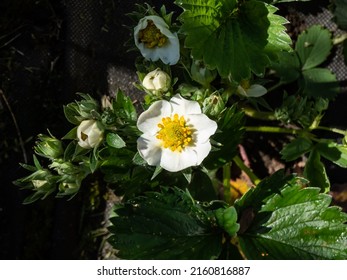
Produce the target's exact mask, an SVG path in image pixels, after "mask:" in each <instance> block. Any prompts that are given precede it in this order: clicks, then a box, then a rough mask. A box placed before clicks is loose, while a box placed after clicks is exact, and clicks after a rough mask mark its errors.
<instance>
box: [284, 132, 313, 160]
mask: <svg viewBox="0 0 347 280" xmlns="http://www.w3.org/2000/svg"><path fill="white" fill-rule="evenodd" d="M311 147H312V142H311V140H309V139H307V138H302V137H298V138H295V139H294V140H293V141H292V142H290V143H289V144H287V145H286V146H285V147H284V148H283V149H282V151H281V155H282V159H284V160H286V161H292V160H296V159H297V158H299V157H300V156H302V155H303V154H305V153H307V152H308V151H310V149H311Z"/></svg>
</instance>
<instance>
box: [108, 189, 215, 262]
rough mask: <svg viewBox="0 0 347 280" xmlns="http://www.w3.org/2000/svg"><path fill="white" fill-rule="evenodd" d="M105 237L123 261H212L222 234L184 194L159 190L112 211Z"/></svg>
mask: <svg viewBox="0 0 347 280" xmlns="http://www.w3.org/2000/svg"><path fill="white" fill-rule="evenodd" d="M115 214H116V216H115V217H114V218H112V219H111V222H112V224H113V226H112V227H110V232H111V233H112V234H113V235H112V236H111V237H110V238H109V242H110V243H111V244H112V246H113V247H114V248H115V249H117V250H119V252H118V254H117V255H118V256H119V257H120V258H125V259H215V258H217V257H218V256H219V254H220V252H221V249H222V234H221V231H220V229H218V227H217V225H216V223H215V220H214V219H213V216H211V215H209V214H208V212H206V211H205V210H204V209H203V207H202V206H201V205H200V204H198V203H196V202H195V201H194V200H193V199H192V198H191V196H190V194H189V193H188V192H184V191H182V190H179V189H176V188H173V189H166V188H163V189H162V191H161V192H152V193H147V194H146V196H143V197H138V198H134V199H132V200H130V201H127V202H125V203H124V205H123V207H121V208H118V209H116V210H115Z"/></svg>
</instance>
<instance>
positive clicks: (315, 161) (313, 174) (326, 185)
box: [304, 149, 330, 192]
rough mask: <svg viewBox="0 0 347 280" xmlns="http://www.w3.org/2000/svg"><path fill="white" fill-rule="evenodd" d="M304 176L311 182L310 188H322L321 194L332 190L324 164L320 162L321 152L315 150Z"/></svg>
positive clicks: (309, 159)
mask: <svg viewBox="0 0 347 280" xmlns="http://www.w3.org/2000/svg"><path fill="white" fill-rule="evenodd" d="M304 176H305V178H307V179H308V180H309V181H310V186H311V187H315V188H320V190H321V192H328V191H329V190H330V182H329V178H328V176H327V173H326V171H325V167H324V165H323V163H322V162H321V161H320V155H319V152H318V151H317V150H316V149H313V150H312V151H311V153H310V156H309V158H308V160H307V162H306V165H305V169H304Z"/></svg>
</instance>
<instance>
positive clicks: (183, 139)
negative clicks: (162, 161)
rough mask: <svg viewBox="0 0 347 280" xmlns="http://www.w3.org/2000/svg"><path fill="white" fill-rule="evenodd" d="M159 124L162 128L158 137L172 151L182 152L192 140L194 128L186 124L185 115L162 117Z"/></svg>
mask: <svg viewBox="0 0 347 280" xmlns="http://www.w3.org/2000/svg"><path fill="white" fill-rule="evenodd" d="M161 121H162V122H161V123H159V124H158V127H159V128H160V130H159V132H158V133H157V138H158V139H160V140H162V142H163V147H164V148H168V149H170V150H171V151H173V152H174V151H178V152H182V150H183V149H184V148H185V147H186V146H188V145H189V144H190V143H191V142H192V132H193V131H192V129H191V128H189V127H187V126H186V120H185V119H184V117H183V116H181V117H179V116H178V114H175V115H174V116H173V117H166V118H162V120H161Z"/></svg>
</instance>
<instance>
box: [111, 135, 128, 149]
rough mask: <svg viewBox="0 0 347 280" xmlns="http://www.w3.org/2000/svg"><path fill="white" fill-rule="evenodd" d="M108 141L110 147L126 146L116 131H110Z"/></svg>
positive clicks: (119, 147)
mask: <svg viewBox="0 0 347 280" xmlns="http://www.w3.org/2000/svg"><path fill="white" fill-rule="evenodd" d="M106 142H107V144H108V145H109V146H110V147H113V148H116V149H121V148H123V147H125V146H126V143H125V142H124V140H123V139H122V138H121V137H120V136H119V135H118V134H116V133H108V134H107V136H106Z"/></svg>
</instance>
